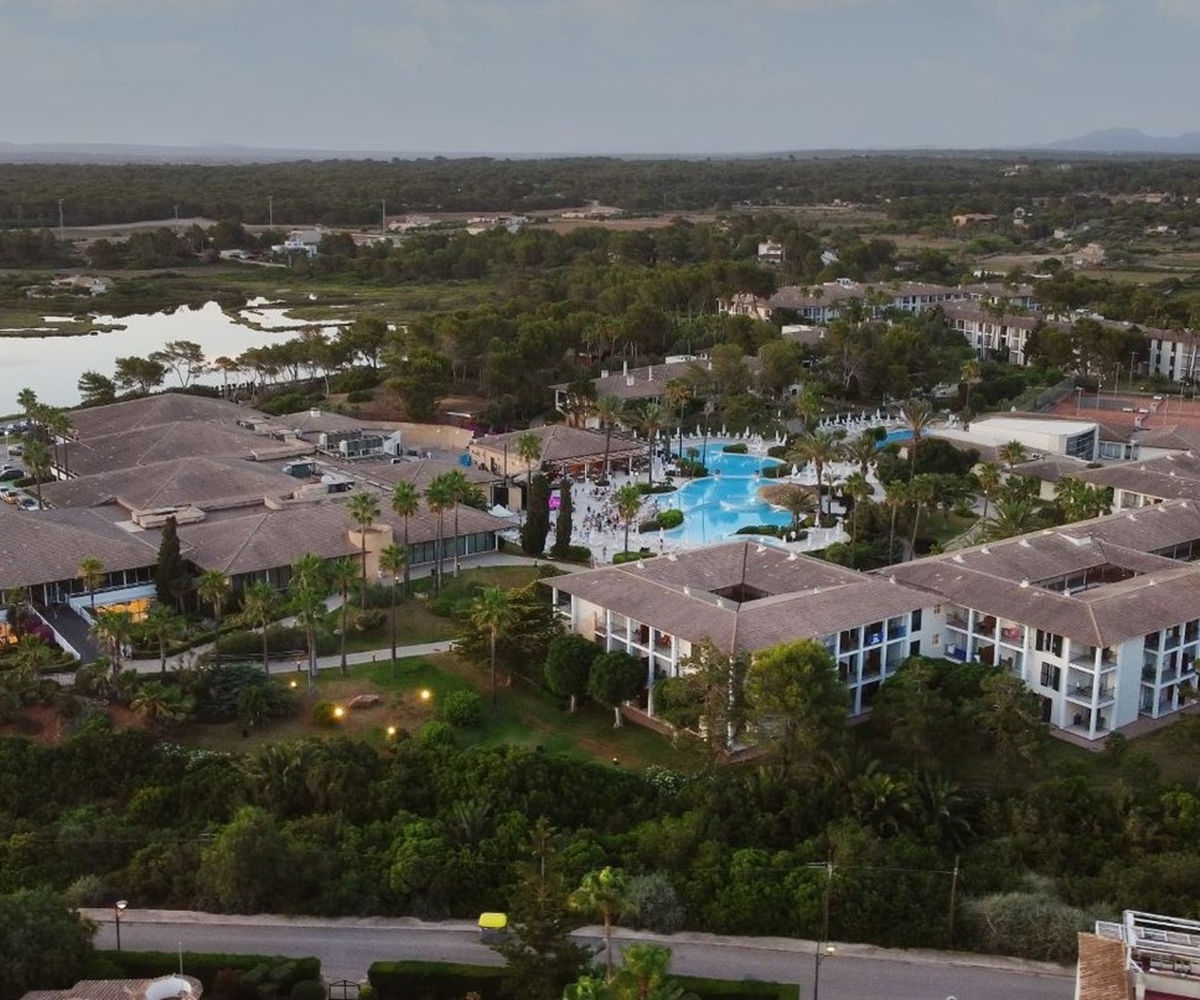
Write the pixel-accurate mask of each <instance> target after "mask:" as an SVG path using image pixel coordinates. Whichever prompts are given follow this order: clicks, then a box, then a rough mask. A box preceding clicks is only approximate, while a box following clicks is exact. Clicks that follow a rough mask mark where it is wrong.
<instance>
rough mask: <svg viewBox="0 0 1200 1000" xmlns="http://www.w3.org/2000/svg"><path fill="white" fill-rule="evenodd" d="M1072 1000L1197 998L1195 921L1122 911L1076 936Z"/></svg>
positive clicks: (1199, 956) (1199, 954) (1199, 932)
mask: <svg viewBox="0 0 1200 1000" xmlns="http://www.w3.org/2000/svg"><path fill="white" fill-rule="evenodd" d="M1075 996H1076V998H1077V1000H1135V998H1136V1000H1176V998H1179V1000H1184V998H1191V1000H1194V998H1195V997H1196V996H1200V921H1195V920H1184V919H1182V918H1180V917H1167V916H1162V915H1160V914H1157V913H1140V912H1138V911H1136V910H1126V911H1125V912H1124V914H1122V916H1121V919H1120V921H1109V920H1100V921H1097V923H1096V930H1095V933H1092V934H1087V933H1081V934H1080V935H1079V963H1078V966H1077V970H1076V976H1075Z"/></svg>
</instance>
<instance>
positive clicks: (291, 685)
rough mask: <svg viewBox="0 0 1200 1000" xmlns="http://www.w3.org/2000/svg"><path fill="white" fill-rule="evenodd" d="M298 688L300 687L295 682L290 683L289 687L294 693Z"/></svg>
mask: <svg viewBox="0 0 1200 1000" xmlns="http://www.w3.org/2000/svg"><path fill="white" fill-rule="evenodd" d="M298 686H299V685H297V684H296V682H295V681H289V682H288V687H290V688H291V689H292V690H293V691H295V690H296V688H297V687H298Z"/></svg>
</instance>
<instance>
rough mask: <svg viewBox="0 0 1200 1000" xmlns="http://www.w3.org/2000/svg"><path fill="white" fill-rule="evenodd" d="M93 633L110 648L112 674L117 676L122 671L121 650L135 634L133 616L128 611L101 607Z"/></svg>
mask: <svg viewBox="0 0 1200 1000" xmlns="http://www.w3.org/2000/svg"><path fill="white" fill-rule="evenodd" d="M91 632H92V635H93V636H94V637H95V638H96V639H97V640H98V641H99V642H100V644H101V645H103V646H104V648H105V649H106V650H108V657H109V661H110V662H111V664H112V675H113V677H114V678H115V677H116V676H117V675H118V674H120V672H121V657H122V653H121V651H122V650H123V649H124V648H125V644H126V643H127V642H129V638H130V636H131V635H132V634H133V618H132V616H131V615H130V614H129V612H128V611H113V610H111V609H108V608H101V609H100V610H99V611H97V612H96V623H95V624H94V625H93V626H92V629H91Z"/></svg>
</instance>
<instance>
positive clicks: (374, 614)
mask: <svg viewBox="0 0 1200 1000" xmlns="http://www.w3.org/2000/svg"><path fill="white" fill-rule="evenodd" d="M385 621H387V615H386V614H384V612H383V611H381V610H380V609H378V608H367V610H366V611H359V612H357V613H356V614H355V615H354V627H355V628H356V629H357V630H358V631H359V632H374V631H375V630H376V629H377V628H381V627H382V626H383V623H384V622H385Z"/></svg>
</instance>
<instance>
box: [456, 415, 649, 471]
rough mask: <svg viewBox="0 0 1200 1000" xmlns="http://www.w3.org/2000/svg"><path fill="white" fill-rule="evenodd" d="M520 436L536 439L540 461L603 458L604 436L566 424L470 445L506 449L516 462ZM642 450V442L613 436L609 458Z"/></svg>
mask: <svg viewBox="0 0 1200 1000" xmlns="http://www.w3.org/2000/svg"><path fill="white" fill-rule="evenodd" d="M522 434H536V435H537V436H538V438H539V439H540V440H541V442H542V458H541V460H542V461H543V462H569V461H579V460H581V459H585V458H600V457H601V456H603V455H604V437H605V436H604V434H602V433H597V432H596V431H588V430H584V429H583V428H581V427H568V426H567V425H566V424H547V425H545V426H542V427H531V428H530V429H529V430H528V431H511V432H510V433H508V434H495V435H490V436H485V437H478V438H476V439H475V440H474V441H472V442H471V447H472V448H486V449H488V450H490V451H494V452H501V451H503V450H504V448H505V447H506V446H507V447H508V451H509V456H510V459H511V460H512V461H514V462H518V463H519V461H520V460H519V458H518V457H517V439H518V438H520V436H521V435H522ZM645 450H646V444H645V442H643V441H633V440H630V439H629V438H627V437H625V436H624V435H621V434H614V435H613V436H612V442H611V446H610V448H609V455H610V457H616V456H619V455H626V454H629V453H630V452H634V453H637V452H644V451H645Z"/></svg>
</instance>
